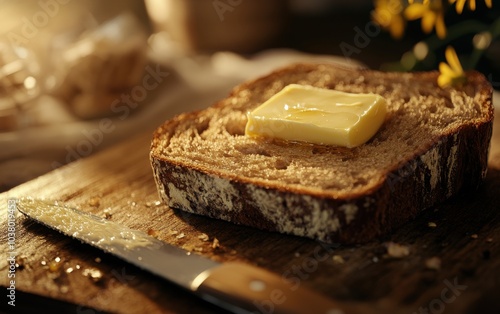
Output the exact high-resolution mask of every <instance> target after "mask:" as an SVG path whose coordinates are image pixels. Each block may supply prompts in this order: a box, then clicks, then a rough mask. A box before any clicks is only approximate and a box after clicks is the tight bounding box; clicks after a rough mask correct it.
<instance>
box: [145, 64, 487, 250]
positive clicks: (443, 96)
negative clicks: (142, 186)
mask: <svg viewBox="0 0 500 314" xmlns="http://www.w3.org/2000/svg"><path fill="white" fill-rule="evenodd" d="M438 74H439V73H437V72H421V73H386V72H378V71H372V70H359V69H358V70H353V69H346V68H342V67H339V66H336V65H333V64H294V65H290V66H288V67H286V68H283V69H280V70H277V71H275V72H273V73H271V74H269V75H267V76H265V77H261V78H259V79H256V80H253V81H250V82H247V83H244V84H242V85H240V86H237V87H235V88H234V89H233V91H232V92H231V94H230V95H229V96H228V97H227V98H225V99H223V100H221V101H219V102H217V103H216V104H215V105H213V106H212V107H209V108H207V109H205V110H202V111H197V112H191V113H185V114H181V115H179V116H177V117H174V118H173V119H171V120H168V121H166V122H165V123H164V124H163V125H162V126H160V127H159V128H158V129H157V130H156V132H155V134H154V138H153V140H152V145H151V152H150V159H151V165H152V168H153V172H154V177H155V180H156V184H157V187H158V191H159V194H160V196H161V198H162V200H163V201H164V202H165V203H166V204H168V206H170V207H172V208H179V209H182V210H184V211H188V212H191V213H196V214H200V215H206V216H209V217H213V218H218V219H223V220H227V221H231V222H233V223H236V224H242V225H247V226H252V227H255V228H259V229H264V230H269V231H277V232H282V233H287V234H293V235H297V236H304V237H309V238H313V239H317V240H321V241H325V242H341V243H355V242H365V241H368V240H370V239H372V238H374V237H376V236H379V235H382V234H384V233H387V232H388V231H390V230H392V229H394V228H395V227H397V226H400V225H401V224H403V223H405V222H407V221H408V220H410V219H411V218H412V217H414V216H415V215H416V214H417V213H418V212H419V211H421V210H423V209H426V208H429V207H431V206H433V205H435V204H437V203H440V202H443V201H444V200H446V199H448V198H449V197H451V196H453V195H455V194H457V193H458V192H459V191H463V190H473V189H476V188H477V187H478V186H479V184H480V182H481V181H482V179H483V178H484V176H485V174H486V169H487V158H488V149H489V143H490V139H491V134H492V122H493V106H492V100H491V95H492V90H491V87H490V85H489V84H488V82H487V81H486V79H485V78H484V76H483V75H481V74H480V73H478V72H468V73H467V83H465V84H464V85H462V86H461V87H457V88H440V87H438V86H437V84H436V81H437V76H438ZM291 83H296V84H304V85H311V86H316V87H322V88H329V89H335V90H340V91H345V92H351V93H369V92H371V93H377V94H380V95H382V96H383V97H385V98H386V100H387V107H388V115H387V117H386V120H385V122H384V124H383V125H382V127H381V129H380V130H379V131H378V132H377V134H376V135H375V136H374V137H373V138H372V139H371V140H370V141H368V142H367V143H366V144H364V145H361V146H359V147H355V148H342V147H334V146H324V145H315V144H306V143H298V142H284V141H278V140H271V139H267V140H265V139H255V138H249V137H247V136H245V134H244V129H245V124H246V121H247V112H248V111H250V110H252V109H253V108H255V107H256V106H258V105H260V104H261V103H263V102H264V101H266V100H267V99H268V98H270V97H271V96H273V95H274V94H276V93H277V92H278V91H280V90H281V89H282V88H283V87H285V86H286V85H288V84H291Z"/></svg>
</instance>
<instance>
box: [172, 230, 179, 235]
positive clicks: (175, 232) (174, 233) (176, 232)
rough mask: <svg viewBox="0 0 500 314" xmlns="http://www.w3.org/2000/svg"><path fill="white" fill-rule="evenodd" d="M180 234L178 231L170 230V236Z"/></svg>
mask: <svg viewBox="0 0 500 314" xmlns="http://www.w3.org/2000/svg"><path fill="white" fill-rule="evenodd" d="M178 233H179V231H177V230H170V235H176V234H178Z"/></svg>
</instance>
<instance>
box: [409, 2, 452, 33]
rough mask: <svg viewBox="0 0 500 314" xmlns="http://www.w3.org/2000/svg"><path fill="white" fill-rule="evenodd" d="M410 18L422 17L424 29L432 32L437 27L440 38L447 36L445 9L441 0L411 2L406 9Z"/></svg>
mask: <svg viewBox="0 0 500 314" xmlns="http://www.w3.org/2000/svg"><path fill="white" fill-rule="evenodd" d="M405 17H406V18H407V19H408V20H416V19H422V30H423V31H424V32H426V33H430V32H431V31H432V29H433V28H436V34H437V36H438V37H439V38H441V39H442V38H444V37H445V36H446V25H445V24H444V10H443V5H442V3H441V1H438V0H434V1H426V2H423V3H413V4H410V5H409V6H408V7H407V8H406V10H405Z"/></svg>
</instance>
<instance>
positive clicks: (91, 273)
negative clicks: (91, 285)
mask: <svg viewBox="0 0 500 314" xmlns="http://www.w3.org/2000/svg"><path fill="white" fill-rule="evenodd" d="M82 275H83V276H85V277H88V278H90V279H92V281H94V282H98V281H99V280H101V279H102V272H101V271H100V270H99V269H96V268H87V269H85V270H84V271H83V273H82Z"/></svg>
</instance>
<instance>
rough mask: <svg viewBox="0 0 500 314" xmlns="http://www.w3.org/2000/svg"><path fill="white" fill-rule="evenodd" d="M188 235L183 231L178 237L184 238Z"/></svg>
mask: <svg viewBox="0 0 500 314" xmlns="http://www.w3.org/2000/svg"><path fill="white" fill-rule="evenodd" d="M185 236H186V235H185V234H184V232H181V233H180V234H179V235H177V236H176V238H177V239H182V238H184V237H185Z"/></svg>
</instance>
